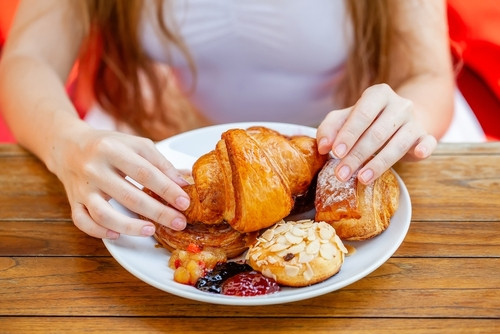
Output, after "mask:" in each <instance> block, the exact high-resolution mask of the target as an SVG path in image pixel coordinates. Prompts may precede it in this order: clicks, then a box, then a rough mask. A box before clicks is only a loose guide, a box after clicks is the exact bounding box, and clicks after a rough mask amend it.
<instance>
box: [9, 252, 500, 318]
mask: <svg viewBox="0 0 500 334" xmlns="http://www.w3.org/2000/svg"><path fill="white" fill-rule="evenodd" d="M499 266H500V259H496V258H488V259H483V258H471V259H460V261H456V260H455V259H449V258H433V259H418V258H416V259H412V258H402V259H401V258H392V259H390V260H389V261H387V262H386V263H385V264H384V265H383V266H381V267H380V268H379V269H378V270H376V271H375V272H373V273H372V274H371V275H369V276H367V277H366V278H364V279H362V280H360V281H358V282H356V283H354V284H352V285H349V286H348V287H347V288H344V289H341V290H339V291H336V292H333V293H330V294H327V295H325V296H321V297H317V298H314V299H310V300H305V301H300V302H296V303H293V305H291V304H283V305H274V306H261V307H234V306H224V305H211V304H205V303H198V302H195V301H189V300H185V299H183V298H180V297H175V296H172V295H170V294H167V293H164V292H162V291H159V290H157V289H155V288H153V287H151V286H149V285H147V284H145V283H143V282H141V281H140V280H138V279H137V278H135V277H134V276H132V275H131V274H129V273H128V272H126V271H125V270H124V269H123V268H122V267H120V265H119V264H117V263H116V261H114V259H112V258H98V257H91V258H72V257H70V258H65V257H62V258H60V257H50V258H48V257H2V258H0V300H2V301H3V302H2V303H1V304H0V315H21V314H23V315H29V316H34V315H36V316H42V315H44V316H54V315H60V316H64V315H74V316H97V315H100V316H120V315H128V316H137V315H140V316H169V317H172V316H183V315H185V314H186V312H190V308H195V309H196V314H197V316H202V317H209V316H211V315H212V314H214V312H215V313H216V314H226V313H231V314H235V313H237V314H238V315H239V316H252V315H255V316H266V315H268V314H269V313H270V312H274V313H277V314H280V315H282V316H294V317H296V316H300V317H331V316H334V317H418V316H420V317H422V316H424V317H463V318H467V317H471V316H473V317H478V318H488V317H495V316H498V314H500V291H499V290H498V287H499V286H500V275H498V268H499ZM478 277H481V278H482V279H480V280H478V279H477V278H478ZM47 300H50V301H52V303H51V304H50V305H47ZM381 305H383V307H381ZM450 305H453V307H450Z"/></svg>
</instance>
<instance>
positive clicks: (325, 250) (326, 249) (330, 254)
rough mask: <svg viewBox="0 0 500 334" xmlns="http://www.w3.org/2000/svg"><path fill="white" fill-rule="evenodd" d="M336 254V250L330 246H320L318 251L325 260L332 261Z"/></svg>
mask: <svg viewBox="0 0 500 334" xmlns="http://www.w3.org/2000/svg"><path fill="white" fill-rule="evenodd" d="M336 252H337V249H336V248H335V246H334V245H332V244H323V245H321V248H320V250H319V254H320V255H321V257H322V258H324V259H325V260H331V259H333V258H334V257H335V253H336Z"/></svg>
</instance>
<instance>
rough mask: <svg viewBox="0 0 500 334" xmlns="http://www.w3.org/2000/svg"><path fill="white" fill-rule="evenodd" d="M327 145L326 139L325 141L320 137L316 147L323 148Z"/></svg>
mask: <svg viewBox="0 0 500 334" xmlns="http://www.w3.org/2000/svg"><path fill="white" fill-rule="evenodd" d="M326 145H328V139H326V138H325V137H322V138H321V139H320V140H319V144H318V146H319V147H323V146H326Z"/></svg>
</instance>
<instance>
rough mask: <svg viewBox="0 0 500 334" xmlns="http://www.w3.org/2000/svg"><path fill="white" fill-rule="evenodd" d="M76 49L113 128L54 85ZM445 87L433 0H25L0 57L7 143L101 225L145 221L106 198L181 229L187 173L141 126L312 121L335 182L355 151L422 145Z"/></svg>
mask: <svg viewBox="0 0 500 334" xmlns="http://www.w3.org/2000/svg"><path fill="white" fill-rule="evenodd" d="M82 46H84V50H83V52H80V51H81V47H82ZM92 52H93V53H92ZM79 54H81V55H82V56H81V59H80V73H82V75H84V76H85V75H86V76H87V78H86V80H87V81H90V82H92V84H93V92H94V96H95V98H96V100H97V102H99V105H100V107H101V109H102V110H105V111H106V113H107V114H108V115H111V119H112V120H113V122H114V123H113V124H114V128H115V129H112V130H97V129H95V128H93V127H91V126H89V124H88V123H86V122H84V121H82V120H81V119H80V118H79V117H78V114H77V112H76V110H75V107H74V106H73V104H72V103H71V101H70V99H69V98H68V97H67V95H66V93H65V89H64V82H65V80H66V78H67V76H68V74H69V72H70V70H71V68H72V66H73V64H74V63H75V60H76V59H77V57H78V55H79ZM158 64H167V65H169V66H168V68H169V70H165V68H166V67H165V66H164V65H158ZM145 87H146V88H145ZM165 87H168V89H166V88H165ZM452 95H453V73H452V65H451V61H450V56H449V51H448V44H447V24H446V13H445V3H444V1H425V0H411V1H395V0H376V1H374V0H370V1H368V0H367V1H358V0H346V1H341V0H336V1H332V0H322V1H316V2H314V6H313V5H311V2H308V1H305V0H293V1H286V2H278V1H276V2H270V1H264V0H261V1H257V0H255V1H238V2H233V1H222V0H221V1H213V0H212V1H210V0H173V1H139V0H130V1H119V0H116V1H98V0H94V1H80V2H78V1H63V2H61V1H57V0H47V1H37V0H25V1H23V2H22V3H21V5H20V7H19V10H18V13H17V17H16V19H15V22H14V25H13V28H12V31H11V35H10V36H9V40H8V43H7V45H6V47H5V50H4V54H3V57H2V62H1V64H0V100H1V103H2V105H1V108H2V109H3V111H4V114H5V118H6V120H7V121H8V123H9V125H10V127H11V129H12V130H13V132H14V134H15V135H16V138H17V140H18V142H19V143H20V144H22V145H24V146H25V147H26V148H27V149H29V150H31V151H32V152H34V153H35V154H36V155H37V156H38V157H40V159H42V160H43V161H44V162H45V164H46V165H47V167H48V168H49V169H50V170H51V171H52V172H53V173H55V174H56V175H57V176H58V178H59V179H60V180H61V181H62V183H63V184H64V186H65V189H66V192H67V195H68V199H69V202H70V204H71V208H72V215H73V220H74V223H75V225H76V226H77V227H79V228H80V229H81V230H83V231H84V232H86V233H88V234H89V235H92V236H95V237H100V238H118V237H119V235H120V234H121V233H125V234H130V235H144V236H149V235H152V234H153V233H154V225H153V224H151V223H150V222H147V221H142V220H139V219H135V218H130V217H126V216H125V215H123V214H121V213H119V212H117V211H115V210H114V209H113V208H112V207H111V206H110V205H109V203H108V202H107V200H108V199H109V198H111V197H112V198H115V199H116V200H117V201H119V202H120V203H122V204H123V205H124V206H126V207H127V208H129V209H130V210H132V211H134V212H137V213H139V214H141V215H143V216H146V217H148V218H150V219H152V220H154V221H157V222H159V223H161V224H164V225H166V226H169V227H171V228H173V229H178V230H180V229H183V228H184V227H185V224H186V222H185V218H184V216H183V215H182V214H181V213H180V212H179V211H177V210H184V209H186V208H187V206H188V205H189V198H188V197H187V196H186V194H185V193H184V192H183V190H182V189H181V186H182V185H184V184H185V181H184V180H183V179H182V177H181V176H180V174H179V172H178V171H177V170H175V169H174V168H173V167H172V165H171V164H170V162H169V161H168V160H167V159H168V157H166V158H165V157H163V156H162V155H161V154H160V153H159V152H158V151H157V150H156V149H155V147H154V144H153V142H152V141H151V140H150V139H154V140H156V139H162V138H165V137H167V136H169V135H172V134H175V133H178V132H182V131H185V130H187V129H191V128H195V127H199V126H203V125H206V124H211V123H218V122H229V121H234V120H255V121H270V120H278V121H280V120H281V121H286V122H291V123H303V124H306V125H313V126H318V131H317V140H318V146H319V151H320V153H327V152H329V151H330V150H331V151H332V152H333V154H335V155H336V156H337V157H339V158H341V159H342V160H341V163H340V164H339V167H338V168H337V170H336V174H337V177H338V178H339V179H341V180H347V179H348V178H349V177H350V176H351V175H352V173H353V172H354V171H356V170H357V169H358V168H359V167H360V166H361V165H363V164H364V165H363V167H362V168H361V169H360V170H359V173H358V175H359V176H358V177H359V179H360V181H361V182H364V183H370V182H372V181H373V180H374V179H376V178H377V177H378V176H379V175H381V174H382V173H383V172H384V171H385V170H387V169H388V168H390V167H391V166H392V165H393V164H394V163H395V162H397V161H398V160H399V159H401V158H405V159H413V160H419V159H425V158H426V157H428V156H429V155H430V154H431V153H432V151H433V150H434V149H435V147H436V139H438V138H440V136H442V135H443V133H444V132H445V130H446V128H447V126H448V124H449V122H450V119H451V115H452V110H453V107H452V104H453V98H452ZM97 113H99V111H98V112H97ZM235 113H236V116H234V115H235ZM116 130H121V131H116ZM127 132H128V133H127ZM146 138H150V139H146ZM124 175H129V176H130V177H132V178H133V179H135V180H137V181H138V182H140V183H141V184H143V185H144V186H146V187H148V188H150V189H152V190H153V191H154V192H155V193H157V194H159V195H160V196H161V197H162V198H164V199H165V200H166V201H167V202H168V203H170V204H171V206H172V207H167V206H164V205H162V204H160V203H159V202H157V201H155V200H153V199H152V198H150V197H149V196H147V195H146V194H144V193H143V192H142V191H140V190H138V189H136V188H135V187H133V186H132V185H131V184H129V183H128V182H127V181H126V180H125V179H124ZM176 209H177V210H176Z"/></svg>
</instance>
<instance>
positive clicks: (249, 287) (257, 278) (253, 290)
mask: <svg viewBox="0 0 500 334" xmlns="http://www.w3.org/2000/svg"><path fill="white" fill-rule="evenodd" d="M278 291H280V286H279V285H278V283H276V281H275V280H273V279H271V278H268V277H266V276H264V275H262V274H261V273H259V272H256V271H248V272H242V273H239V274H236V275H235V276H232V277H230V278H228V279H227V280H225V281H224V283H222V294H224V295H231V296H258V295H266V294H270V293H274V292H278Z"/></svg>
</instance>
